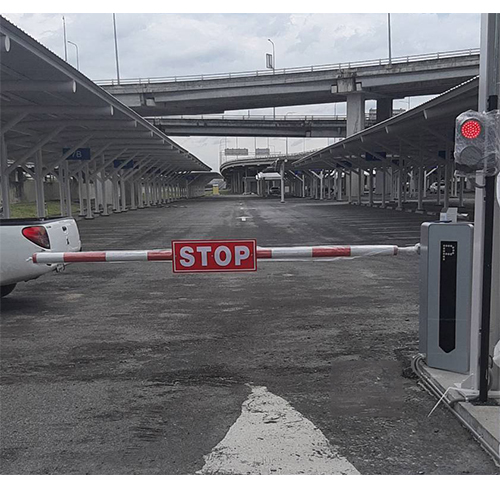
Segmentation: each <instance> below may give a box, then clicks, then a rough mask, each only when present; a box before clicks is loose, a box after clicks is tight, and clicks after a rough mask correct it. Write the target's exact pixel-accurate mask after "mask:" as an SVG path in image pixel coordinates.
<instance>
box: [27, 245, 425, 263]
mask: <svg viewBox="0 0 500 500" xmlns="http://www.w3.org/2000/svg"><path fill="white" fill-rule="evenodd" d="M419 253H420V244H416V245H412V246H409V247H398V246H397V245H350V246H340V245H333V246H314V247H313V246H297V247H257V259H259V260H261V259H265V260H273V259H277V260H292V259H316V258H342V257H369V256H383V255H386V256H390V255H392V256H395V255H400V254H419ZM172 258H173V257H172V250H171V249H165V250H117V251H103V252H38V253H34V254H33V256H32V257H31V258H30V259H31V260H32V261H33V263H35V264H64V263H70V262H143V261H171V260H172Z"/></svg>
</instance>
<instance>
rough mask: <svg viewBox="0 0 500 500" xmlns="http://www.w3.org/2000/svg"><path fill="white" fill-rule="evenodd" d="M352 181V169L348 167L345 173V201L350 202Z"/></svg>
mask: <svg viewBox="0 0 500 500" xmlns="http://www.w3.org/2000/svg"><path fill="white" fill-rule="evenodd" d="M352 183H353V179H352V169H349V173H348V174H347V173H346V190H347V201H348V202H349V203H352V190H351V185H352Z"/></svg>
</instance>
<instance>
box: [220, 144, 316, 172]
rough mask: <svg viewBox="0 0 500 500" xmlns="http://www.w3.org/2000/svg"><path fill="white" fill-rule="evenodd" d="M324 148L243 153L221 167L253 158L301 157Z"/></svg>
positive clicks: (260, 159) (263, 159)
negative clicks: (259, 153) (260, 153)
mask: <svg viewBox="0 0 500 500" xmlns="http://www.w3.org/2000/svg"><path fill="white" fill-rule="evenodd" d="M322 149H324V148H316V149H308V150H307V151H299V152H296V153H288V154H286V153H269V154H266V155H262V156H259V155H245V156H243V155H241V156H237V157H236V158H235V159H234V160H228V159H227V158H226V161H225V162H223V163H221V165H220V167H221V168H222V167H226V166H229V164H231V163H238V162H244V161H251V160H259V161H266V160H267V159H269V160H272V159H276V158H284V157H286V158H288V157H290V156H292V157H294V158H295V157H300V156H307V155H310V154H312V153H316V152H317V151H320V150H322Z"/></svg>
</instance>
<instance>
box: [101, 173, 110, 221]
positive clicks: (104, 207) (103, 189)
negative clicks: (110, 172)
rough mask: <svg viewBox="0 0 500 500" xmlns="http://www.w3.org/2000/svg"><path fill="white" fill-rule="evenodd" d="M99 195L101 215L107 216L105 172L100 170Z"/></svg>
mask: <svg viewBox="0 0 500 500" xmlns="http://www.w3.org/2000/svg"><path fill="white" fill-rule="evenodd" d="M100 175H101V182H100V184H101V197H102V213H101V215H104V216H108V215H109V213H108V200H107V195H106V173H105V172H104V171H102V172H101V174H100Z"/></svg>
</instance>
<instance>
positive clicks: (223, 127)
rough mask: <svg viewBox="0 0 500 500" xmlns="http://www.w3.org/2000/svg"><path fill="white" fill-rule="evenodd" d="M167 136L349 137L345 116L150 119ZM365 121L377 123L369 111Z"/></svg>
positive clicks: (366, 122) (368, 124)
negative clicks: (347, 135)
mask: <svg viewBox="0 0 500 500" xmlns="http://www.w3.org/2000/svg"><path fill="white" fill-rule="evenodd" d="M149 122H150V123H152V124H153V125H155V127H157V128H158V129H160V130H161V131H162V132H163V133H165V134H167V135H168V136H221V137H228V136H230V137H346V131H347V117H346V116H327V115H314V116H297V115H295V116H293V117H292V116H285V115H283V116H276V117H275V118H273V117H272V116H269V115H264V116H262V115H261V116H244V115H242V116H227V115H226V116H224V115H221V116H218V117H214V116H210V117H204V116H201V117H182V118H180V117H168V116H167V117H158V118H156V117H155V118H150V119H149ZM365 124H366V125H367V126H370V125H374V124H375V117H374V116H373V115H370V114H367V115H366V120H365Z"/></svg>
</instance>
